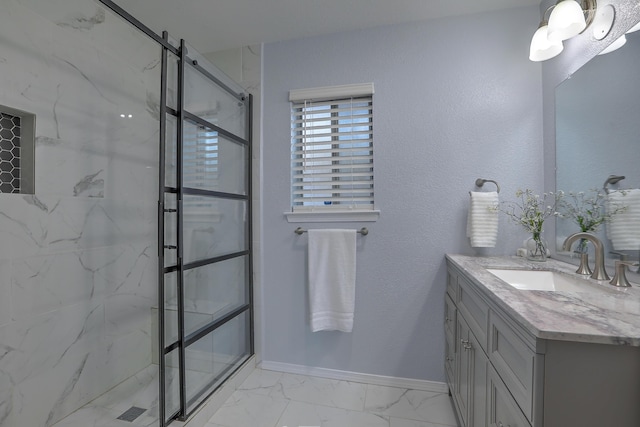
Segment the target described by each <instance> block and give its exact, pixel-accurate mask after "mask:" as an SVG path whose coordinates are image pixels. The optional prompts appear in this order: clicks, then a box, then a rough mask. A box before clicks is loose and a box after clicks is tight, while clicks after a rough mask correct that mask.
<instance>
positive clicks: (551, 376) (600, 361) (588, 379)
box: [445, 260, 640, 427]
mask: <svg viewBox="0 0 640 427" xmlns="http://www.w3.org/2000/svg"><path fill="white" fill-rule="evenodd" d="M485 277H486V276H485ZM515 292H516V293H513V294H512V295H510V298H517V296H518V294H517V292H518V291H515ZM639 303H640V302H639ZM505 304H508V301H507V302H506V303H505V300H498V299H497V297H495V296H492V294H491V291H488V290H487V289H486V288H484V287H483V285H482V281H479V280H474V278H473V276H471V275H470V274H468V273H463V270H462V269H461V268H459V267H458V266H456V265H455V264H454V263H452V262H450V261H449V260H448V280H447V293H446V296H445V313H446V314H445V339H446V361H445V371H446V377H447V382H448V385H449V389H450V392H451V395H452V397H453V401H454V406H455V408H456V411H457V414H458V418H459V420H460V422H461V425H462V427H608V426H612V427H613V426H615V427H640V347H637V346H629V345H609V344H597V343H592V342H575V341H571V340H563V339H548V338H546V337H545V338H541V337H538V336H536V335H535V334H533V333H531V332H530V331H529V330H527V328H526V327H525V326H524V325H523V323H522V320H521V319H520V318H519V316H518V313H516V314H514V313H513V312H512V311H511V310H510V309H509V308H508V306H507V307H505ZM639 307H640V306H639ZM529 309H530V310H532V311H533V310H536V309H537V310H538V311H536V316H538V315H540V316H544V315H545V308H544V307H530V308H529ZM594 315H595V313H594ZM562 338H565V337H562Z"/></svg>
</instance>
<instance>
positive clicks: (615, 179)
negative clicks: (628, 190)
mask: <svg viewBox="0 0 640 427" xmlns="http://www.w3.org/2000/svg"><path fill="white" fill-rule="evenodd" d="M625 178H626V177H625V176H623V175H609V178H607V180H606V181H605V182H604V185H603V186H602V188H603V189H604V192H605V193H607V194H609V188H607V185H609V184H617V183H618V182H619V181H622V180H623V179H625Z"/></svg>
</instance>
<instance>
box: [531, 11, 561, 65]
mask: <svg viewBox="0 0 640 427" xmlns="http://www.w3.org/2000/svg"><path fill="white" fill-rule="evenodd" d="M552 9H553V6H551V7H550V8H548V9H547V10H546V11H545V12H544V15H543V16H542V21H541V22H540V25H539V26H538V29H537V30H536V32H535V33H534V34H533V38H532V39H531V47H530V48H529V59H530V60H531V61H535V62H538V61H546V60H547V59H551V58H553V57H554V56H557V55H559V54H560V52H562V50H563V49H564V46H563V45H562V42H561V41H557V42H552V41H550V40H549V37H548V30H549V24H548V22H547V18H546V16H547V13H549V11H550V10H552Z"/></svg>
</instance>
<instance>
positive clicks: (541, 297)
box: [446, 254, 640, 347]
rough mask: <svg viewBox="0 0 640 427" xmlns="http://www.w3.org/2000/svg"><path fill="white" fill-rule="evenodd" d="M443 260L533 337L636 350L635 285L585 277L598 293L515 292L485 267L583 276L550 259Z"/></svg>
mask: <svg viewBox="0 0 640 427" xmlns="http://www.w3.org/2000/svg"><path fill="white" fill-rule="evenodd" d="M446 257H447V260H448V261H449V262H450V263H452V264H453V265H454V266H456V267H457V268H458V269H460V270H461V271H462V272H464V273H466V274H467V275H468V276H469V277H470V278H471V280H472V281H473V282H474V283H475V284H477V285H478V286H479V290H480V291H481V292H482V293H483V294H484V295H485V296H486V297H487V298H489V299H490V300H491V301H493V302H494V303H495V304H496V305H498V306H499V307H501V308H502V309H504V310H505V311H506V312H507V314H509V315H510V316H511V317H513V318H514V319H515V320H517V321H518V322H520V323H521V325H522V326H523V327H524V328H525V329H526V330H528V331H529V332H530V333H531V334H532V335H534V336H536V337H538V338H542V339H550V340H561V341H576V342H588V343H599V344H613V345H627V346H634V347H640V285H637V284H635V283H632V287H630V288H616V287H614V286H611V285H610V284H609V282H608V281H596V280H593V279H587V280H589V281H590V282H591V284H592V285H593V286H596V287H598V291H596V292H593V291H590V292H568V291H531V290H518V289H515V288H513V287H512V286H510V285H508V284H507V283H505V282H503V281H502V280H500V279H498V278H497V277H496V276H494V275H493V274H491V273H489V272H488V271H487V270H486V269H487V268H507V269H514V268H527V269H533V270H551V271H557V272H561V273H567V274H570V275H572V276H576V277H580V278H582V277H584V276H580V275H578V274H575V270H576V266H575V265H572V264H568V263H565V262H562V261H557V260H553V259H549V260H547V261H546V262H543V263H539V262H531V261H527V260H525V259H523V258H519V257H473V256H465V255H449V254H448V255H447V256H446ZM593 286H590V287H593ZM600 290H601V292H600Z"/></svg>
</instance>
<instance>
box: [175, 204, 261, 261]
mask: <svg viewBox="0 0 640 427" xmlns="http://www.w3.org/2000/svg"><path fill="white" fill-rule="evenodd" d="M247 204H248V202H247V201H246V200H234V199H224V198H216V197H205V196H185V197H184V201H183V206H184V210H185V213H184V259H185V262H195V261H200V260H203V259H208V258H213V257H217V256H222V255H228V254H232V253H236V252H241V251H244V250H246V249H247V244H248V243H247V240H248V239H247V226H248V224H247V221H248V218H249V217H248V215H247Z"/></svg>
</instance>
